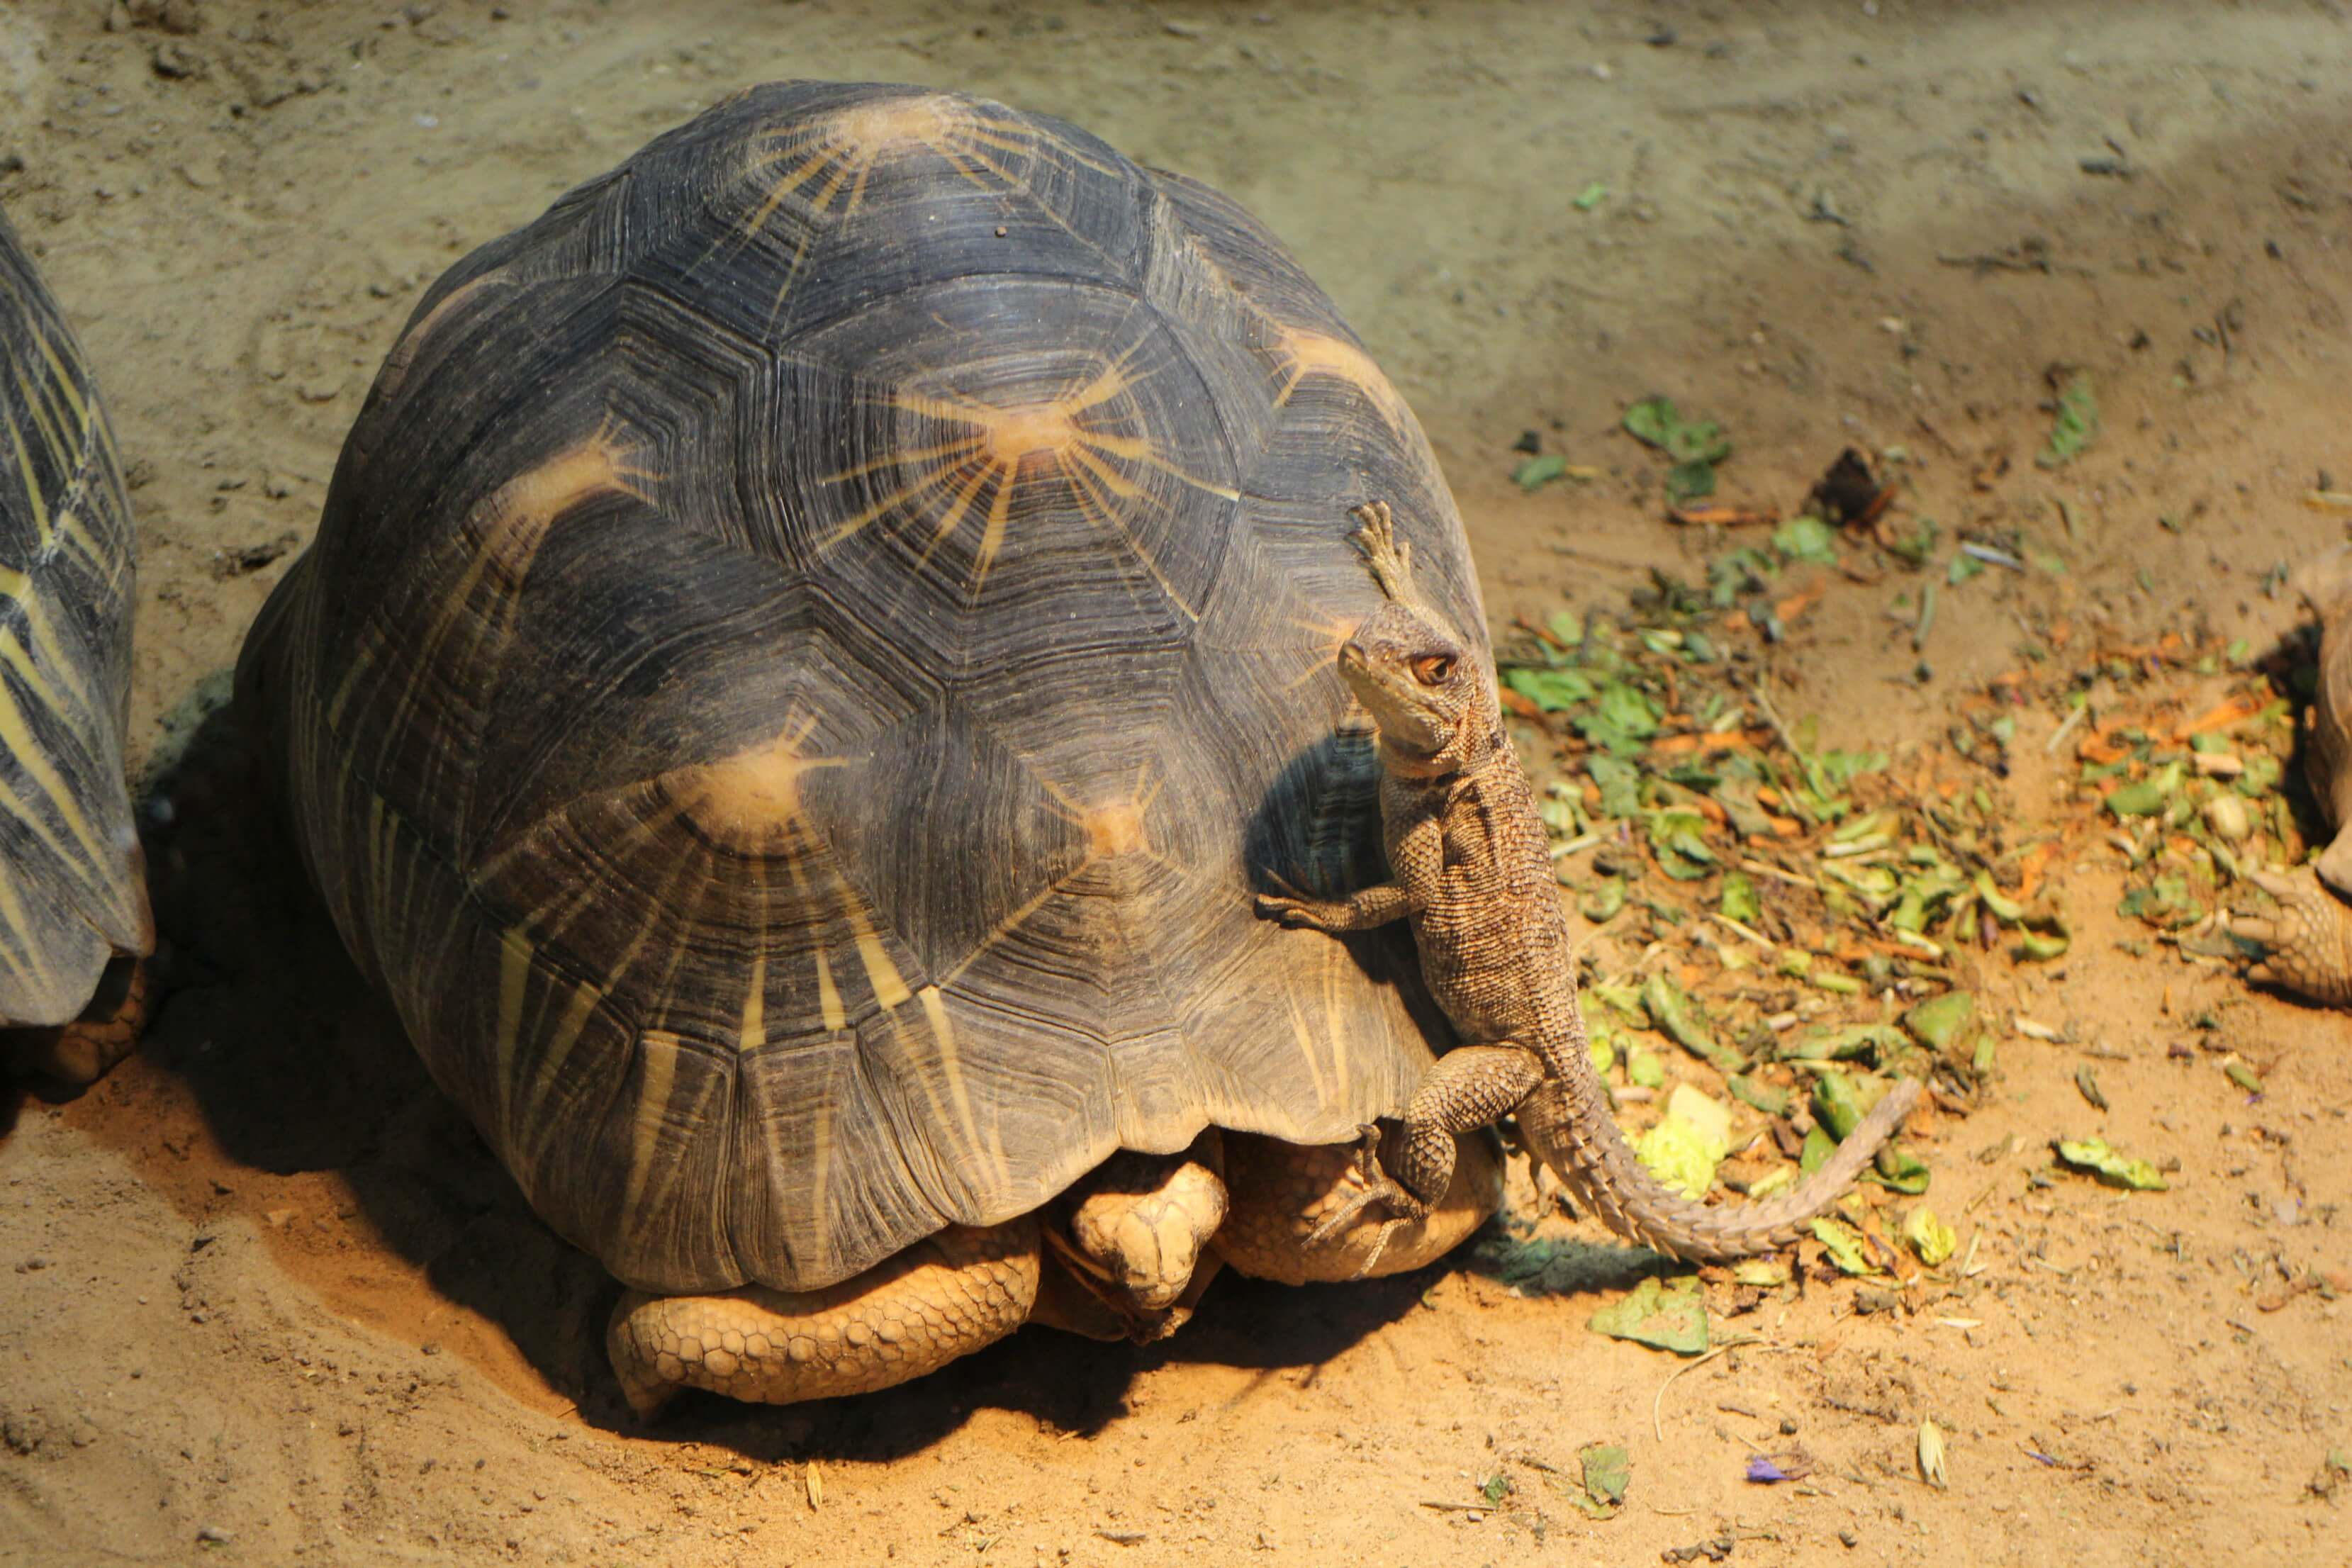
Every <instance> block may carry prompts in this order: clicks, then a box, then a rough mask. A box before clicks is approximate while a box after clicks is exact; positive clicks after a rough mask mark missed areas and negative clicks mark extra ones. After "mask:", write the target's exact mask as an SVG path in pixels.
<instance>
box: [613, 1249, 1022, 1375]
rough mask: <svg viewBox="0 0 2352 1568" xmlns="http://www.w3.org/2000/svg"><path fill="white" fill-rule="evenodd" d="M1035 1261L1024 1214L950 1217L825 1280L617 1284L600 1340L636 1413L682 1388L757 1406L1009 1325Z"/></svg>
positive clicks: (945, 1352)
mask: <svg viewBox="0 0 2352 1568" xmlns="http://www.w3.org/2000/svg"><path fill="white" fill-rule="evenodd" d="M1037 1267H1038V1240H1037V1222H1036V1219H1035V1218H1034V1216H1030V1215H1024V1216H1023V1217H1022V1218H1020V1219H1016V1220H1012V1221H1008V1222H1007V1223H1005V1224H1003V1225H999V1226H988V1227H986V1228H983V1229H972V1228H969V1227H966V1226H949V1227H948V1228H947V1229H946V1230H943V1231H941V1232H940V1233H939V1234H938V1235H937V1236H933V1237H927V1238H926V1239H924V1240H922V1241H919V1242H917V1243H916V1244H915V1245H914V1246H912V1247H908V1248H907V1249H906V1250H905V1251H904V1252H901V1253H899V1254H898V1256H897V1257H895V1258H886V1259H884V1260H883V1261H882V1262H880V1263H877V1264H876V1265H875V1266H874V1267H873V1268H869V1269H867V1270H866V1272H865V1273H863V1274H859V1275H856V1276H854V1277H852V1278H850V1279H844V1280H842V1281H841V1282H840V1283H839V1284H837V1285H829V1286H826V1287H825V1288H824V1289H821V1290H796V1291H786V1290H771V1289H768V1288H767V1287H765V1286H761V1285H746V1286H743V1287H741V1288H740V1289H734V1290H727V1291H722V1292H720V1293H719V1294H717V1295H711V1296H648V1295H646V1294H645V1293H644V1292H643V1291H639V1290H629V1291H625V1292H624V1293H623V1294H622V1297H621V1300H620V1304H619V1305H618V1306H616V1307H614V1309H613V1322H612V1326H611V1327H610V1328H609V1329H608V1330H607V1331H605V1336H604V1343H605V1349H606V1350H607V1351H608V1352H611V1355H612V1358H613V1370H614V1373H617V1374H618V1375H619V1377H620V1380H621V1392H622V1393H623V1394H625V1395H626V1396H627V1398H628V1401H629V1408H630V1409H632V1410H634V1411H635V1412H636V1413H637V1414H638V1415H640V1416H645V1417H650V1416H652V1415H655V1414H656V1412H658V1411H659V1410H660V1409H661V1407H662V1406H663V1405H667V1404H668V1403H669V1401H670V1399H671V1398H672V1397H673V1396H674V1395H676V1394H677V1393H678V1391H679V1390H681V1389H687V1388H707V1389H709V1390H710V1391H711V1392H712V1393H714V1394H725V1395H726V1396H727V1397H729V1398H730V1399H742V1400H749V1401H751V1402H754V1403H757V1404H762V1405H791V1404H793V1403H795V1402H797V1401H799V1400H803V1399H827V1398H832V1397H834V1396H835V1395H837V1394H867V1393H871V1392H872V1391H874V1390H875V1389H878V1388H888V1387H890V1386H891V1385H892V1384H900V1383H904V1382H906V1381H907V1380H908V1379H909V1378H916V1377H920V1376H922V1375H923V1374H924V1373H929V1372H936V1371H938V1370H939V1369H940V1367H942V1366H945V1365H946V1364H947V1363H950V1362H951V1361H953V1360H955V1359H956V1358H957V1357H958V1356H961V1355H969V1354H971V1352H973V1351H976V1350H981V1349H982V1348H984V1347H986V1346H988V1345H992V1344H993V1343H995V1342H997V1341H998V1340H1001V1339H1003V1337H1004V1336H1005V1335H1007V1334H1009V1333H1011V1332H1012V1331H1013V1330H1015V1329H1017V1328H1019V1327H1020V1326H1021V1325H1022V1324H1023V1323H1024V1322H1025V1321H1028V1317H1029V1310H1030V1308H1031V1306H1032V1305H1033V1304H1034V1302H1035V1300H1036V1299H1037Z"/></svg>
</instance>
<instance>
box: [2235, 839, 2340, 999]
mask: <svg viewBox="0 0 2352 1568" xmlns="http://www.w3.org/2000/svg"><path fill="white" fill-rule="evenodd" d="M2249 880H2251V881H2252V883H2253V884H2254V886H2256V887H2257V888H2260V889H2262V890H2263V892H2265V893H2268V894H2269V895H2270V896H2271V897H2272V898H2273V899H2276V900H2278V905H2279V913H2278V918H2277V919H2276V920H2262V919H2259V918H2255V917H2250V916H2246V915H2239V916H2237V917H2235V918H2234V919H2232V920H2231V921H2230V922H2229V924H2230V930H2231V932H2232V933H2234V934H2236V935H2238V936H2242V937H2250V938H2252V940H2254V941H2255V942H2262V943H2263V944H2264V945H2265V946H2267V947H2268V948H2269V949H2270V952H2269V954H2268V956H2267V957H2265V958H2264V959H2263V962H2262V963H2257V964H2255V965H2254V966H2253V967H2252V968H2251V969H2249V970H2247V971H2246V977H2247V978H2248V979H2250V980H2253V981H2256V982H2258V983H2260V984H2264V985H2283V986H2284V987H2286V988H2287V989H2288V990H2290V991H2293V992H2295V993H2297V994H2301V995H2305V996H2308V997H2310V998H2311V999H2312V1000H2313V1001H2315V1002H2325V1003H2328V1004H2330V1005H2334V1006H2338V1007H2341V1006H2345V1005H2352V909H2347V908H2346V906H2345V905H2344V903H2343V901H2342V900H2339V899H2337V898H2336V896H2335V895H2334V894H2332V893H2330V892H2329V891H2328V890H2327V889H2326V888H2325V887H2323V886H2321V885H2320V882H2319V879H2317V878H2316V877H2314V876H2313V875H2311V874H2310V873H2309V872H2307V871H2297V872H2295V873H2294V875H2293V876H2290V877H2282V876H2279V875H2277V874H2275V873H2273V872H2269V871H2254V872H2251V873H2249Z"/></svg>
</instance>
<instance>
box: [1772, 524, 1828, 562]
mask: <svg viewBox="0 0 2352 1568" xmlns="http://www.w3.org/2000/svg"><path fill="white" fill-rule="evenodd" d="M1772 548H1773V549H1775V550H1777V551H1779V552H1780V554H1781V557H1782V558H1783V559H1784V560H1789V561H1809V562H1811V563H1814V564H1815V565H1819V566H1834V565H1836V564H1837V531H1835V530H1834V529H1832V528H1831V527H1830V525H1829V524H1828V523H1826V522H1823V521H1822V520H1821V519H1820V518H1818V517H1811V516H1804V517H1792V518H1790V520H1789V521H1786V522H1784V523H1782V524H1781V525H1780V527H1778V528H1776V529H1774V530H1773V531H1772Z"/></svg>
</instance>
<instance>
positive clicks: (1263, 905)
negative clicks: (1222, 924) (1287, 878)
mask: <svg viewBox="0 0 2352 1568" xmlns="http://www.w3.org/2000/svg"><path fill="white" fill-rule="evenodd" d="M1320 902H1321V900H1311V899H1286V898H1284V897H1282V896H1281V895H1280V894H1278V893H1260V894H1259V895H1258V896H1257V912H1258V917H1259V918H1260V919H1261V920H1269V921H1276V922H1277V923H1279V924H1282V925H1286V926H1290V927H1293V928H1303V929H1305V930H1307V931H1329V930H1330V929H1331V926H1330V922H1329V921H1327V920H1325V919H1324V917H1323V915H1322V913H1321V912H1320V909H1319V905H1320Z"/></svg>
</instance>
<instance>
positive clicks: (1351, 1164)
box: [1215, 1127, 1503, 1285]
mask: <svg viewBox="0 0 2352 1568" xmlns="http://www.w3.org/2000/svg"><path fill="white" fill-rule="evenodd" d="M1448 1163H1449V1164H1450V1165H1451V1167H1452V1175H1451V1177H1450V1179H1449V1180H1448V1181H1447V1183H1446V1184H1445V1188H1444V1194H1442V1195H1441V1196H1440V1197H1439V1199H1438V1201H1437V1202H1436V1203H1434V1204H1433V1205H1430V1207H1429V1210H1428V1212H1427V1213H1426V1214H1425V1215H1423V1216H1422V1217H1421V1218H1419V1219H1407V1220H1403V1221H1402V1222H1401V1223H1400V1222H1395V1221H1390V1220H1360V1221H1359V1222H1358V1223H1357V1224H1356V1225H1354V1226H1352V1227H1349V1228H1345V1229H1340V1230H1338V1231H1336V1232H1328V1231H1327V1234H1326V1236H1325V1239H1324V1240H1322V1241H1320V1242H1311V1241H1309V1240H1308V1237H1311V1236H1313V1235H1315V1234H1316V1233H1317V1232H1318V1231H1324V1230H1326V1229H1327V1227H1326V1226H1325V1222H1326V1221H1327V1220H1328V1218H1329V1217H1330V1216H1331V1215H1333V1214H1334V1213H1335V1212H1337V1211H1338V1210H1339V1209H1341V1208H1343V1207H1349V1205H1353V1207H1352V1208H1351V1210H1350V1212H1353V1213H1359V1214H1360V1212H1361V1210H1362V1205H1360V1204H1359V1203H1357V1202H1356V1200H1357V1198H1358V1196H1359V1195H1360V1194H1362V1193H1363V1192H1365V1191H1366V1190H1367V1189H1366V1184H1365V1181H1364V1176H1363V1171H1362V1162H1361V1159H1360V1155H1359V1154H1358V1152H1357V1150H1356V1146H1355V1145H1353V1144H1348V1143H1324V1144H1313V1145H1308V1144H1298V1143H1286V1142H1282V1141H1281V1140H1279V1139H1276V1138H1261V1137H1255V1136H1252V1135H1248V1134H1244V1133H1239V1132H1228V1133H1226V1134H1225V1182H1226V1184H1227V1185H1228V1187H1229V1188H1230V1189H1231V1190H1232V1193H1233V1207H1232V1210H1231V1211H1230V1212H1229V1213H1228V1214H1227V1215H1226V1216H1225V1224H1224V1228H1223V1229H1222V1230H1220V1231H1218V1232H1217V1239H1216V1243H1215V1246H1216V1249H1217V1251H1218V1252H1219V1253H1220V1254H1221V1255H1222V1256H1223V1258H1224V1260H1225V1262H1226V1263H1227V1264H1228V1265H1230V1266H1231V1267H1232V1268H1234V1271H1235V1272H1237V1273H1241V1274H1246V1275H1249V1276H1250V1277H1251V1278H1253V1279H1271V1280H1274V1281H1275V1282H1276V1283H1277V1284H1283V1285H1307V1284H1337V1283H1339V1282H1342V1281H1345V1280H1350V1279H1362V1278H1364V1277H1365V1276H1366V1275H1383V1274H1402V1273H1406V1272H1408V1271H1410V1270H1412V1269H1415V1268H1422V1267H1423V1266H1424V1265H1427V1264H1430V1263H1433V1262H1435V1261H1436V1260H1437V1259H1438V1258H1442V1257H1444V1255H1445V1254H1446V1253H1448V1252H1451V1251H1453V1250H1454V1248H1455V1247H1459V1246H1460V1245H1461V1244H1462V1243H1463V1241H1464V1240H1465V1239H1466V1238H1467V1237H1469V1235H1470V1233H1471V1232H1473V1231H1475V1230H1476V1229H1477V1228H1478V1227H1479V1226H1482V1225H1484V1224H1486V1221H1487V1219H1488V1217H1489V1216H1491V1215H1493V1214H1494V1213H1495V1211H1496V1210H1497V1209H1499V1208H1501V1207H1502V1206H1503V1152H1502V1147H1501V1143H1500V1142H1499V1140H1497V1139H1496V1136H1495V1133H1494V1130H1493V1129H1491V1128H1486V1127H1481V1128H1479V1129H1477V1130H1476V1131H1472V1132H1469V1133H1466V1134H1465V1135H1464V1136H1463V1137H1462V1138H1461V1139H1460V1140H1459V1141H1458V1144H1457V1152H1456V1153H1455V1154H1454V1156H1453V1157H1451V1158H1450V1160H1449V1162H1448Z"/></svg>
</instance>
